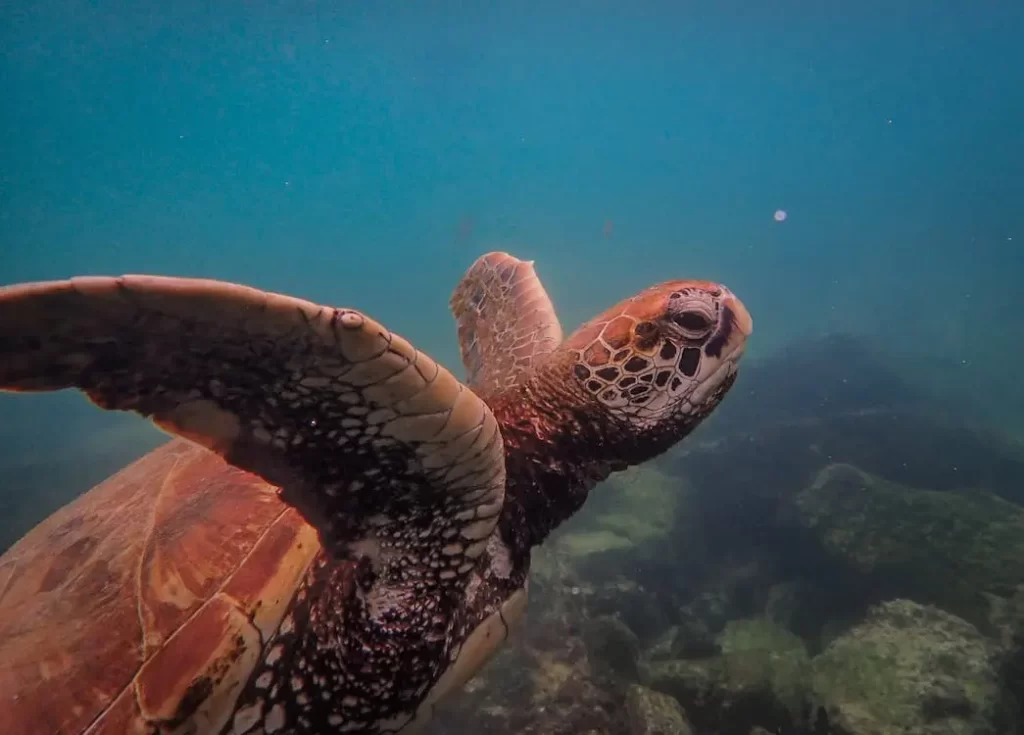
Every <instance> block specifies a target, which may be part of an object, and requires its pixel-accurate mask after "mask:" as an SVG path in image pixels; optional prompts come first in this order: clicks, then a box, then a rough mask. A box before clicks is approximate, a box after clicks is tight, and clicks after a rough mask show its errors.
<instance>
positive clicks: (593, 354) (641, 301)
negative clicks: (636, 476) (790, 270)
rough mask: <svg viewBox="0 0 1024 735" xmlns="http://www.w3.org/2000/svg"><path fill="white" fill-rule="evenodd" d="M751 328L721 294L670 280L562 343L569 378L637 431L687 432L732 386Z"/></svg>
mask: <svg viewBox="0 0 1024 735" xmlns="http://www.w3.org/2000/svg"><path fill="white" fill-rule="evenodd" d="M751 328H752V322H751V319H750V314H749V313H748V312H747V310H746V308H745V307H744V306H743V304H742V302H740V300H739V299H737V298H736V297H735V296H734V295H733V294H732V293H731V292H730V291H729V290H728V289H727V288H725V287H724V286H721V285H719V284H717V283H709V282H707V281H669V282H667V283H662V284H659V285H657V286H653V287H651V288H648V289H646V290H645V291H642V292H640V293H639V294H637V295H636V296H633V297H631V298H628V299H626V300H625V301H622V302H620V303H619V304H616V305H615V306H613V307H612V308H611V309H609V310H608V311H606V312H604V313H603V314H601V315H600V316H598V317H597V318H595V319H593V320H592V321H590V322H588V323H587V324H585V325H584V326H582V327H581V328H580V329H579V330H577V331H576V332H575V333H574V334H573V335H572V336H571V337H569V339H568V340H567V341H566V347H568V348H569V349H570V350H571V351H572V352H573V354H574V357H575V364H574V365H573V374H574V375H575V377H576V378H577V379H578V380H579V381H580V383H581V384H582V385H583V387H584V389H585V390H586V391H587V392H588V393H589V394H591V395H593V396H594V397H595V398H596V399H597V400H598V401H600V402H601V403H602V404H603V405H604V406H605V407H607V408H608V409H609V410H610V411H611V413H612V414H613V415H615V416H618V417H619V418H622V419H624V420H626V421H627V422H628V423H629V424H630V425H632V426H634V427H635V428H637V429H649V428H655V427H658V426H661V425H671V426H673V427H678V426H679V424H681V423H682V424H684V425H685V426H686V427H687V428H692V427H693V426H694V425H695V424H696V423H698V422H699V421H700V420H701V419H703V418H704V417H705V416H707V415H708V414H709V413H710V412H711V410H712V409H714V407H715V406H716V405H717V404H718V402H719V401H720V400H721V399H722V396H724V395H725V392H726V391H727V390H728V389H729V387H730V386H731V385H732V383H733V381H734V380H735V375H736V367H737V362H738V361H739V358H740V356H741V355H742V354H743V348H744V345H745V343H746V339H747V337H748V336H749V335H750V332H751Z"/></svg>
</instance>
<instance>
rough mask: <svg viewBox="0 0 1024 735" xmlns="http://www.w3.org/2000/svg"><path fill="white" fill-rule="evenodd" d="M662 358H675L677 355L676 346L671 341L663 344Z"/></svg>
mask: <svg viewBox="0 0 1024 735" xmlns="http://www.w3.org/2000/svg"><path fill="white" fill-rule="evenodd" d="M660 354H661V359H662V360H674V359H675V357H676V346H675V345H674V344H672V343H671V342H665V344H663V345H662V346H661V353H660Z"/></svg>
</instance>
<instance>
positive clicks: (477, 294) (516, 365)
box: [449, 252, 562, 395]
mask: <svg viewBox="0 0 1024 735" xmlns="http://www.w3.org/2000/svg"><path fill="white" fill-rule="evenodd" d="M449 305H450V307H451V310H452V314H453V315H454V316H455V321H456V322H457V324H458V330H459V347H460V348H461V351H462V363H463V365H465V367H466V382H467V383H468V384H469V385H470V387H472V388H473V390H475V391H477V392H478V393H480V394H481V395H486V394H490V393H495V392H497V391H499V390H501V389H502V388H508V387H510V386H512V385H516V384H517V383H519V382H520V381H521V380H522V378H523V376H525V375H528V374H529V373H530V371H531V368H532V367H533V366H534V364H535V363H536V362H537V360H538V359H540V358H541V357H543V356H544V355H547V354H548V353H549V352H551V351H553V350H554V349H555V348H556V347H558V345H559V344H560V343H561V341H562V327H561V325H560V324H559V323H558V316H557V314H555V308H554V306H553V305H552V304H551V299H550V298H548V294H547V292H546V291H545V290H544V286H543V285H541V282H540V279H539V278H537V273H536V272H535V271H534V269H533V263H532V262H529V261H523V260H519V259H518V258H515V257H513V256H511V255H509V254H508V253H500V252H495V253H488V254H486V255H482V256H480V257H479V258H477V260H476V262H475V263H473V265H472V266H470V268H469V270H468V271H466V274H465V275H464V276H463V277H462V280H461V281H459V285H458V286H456V288H455V291H454V293H452V298H451V301H450V304H449Z"/></svg>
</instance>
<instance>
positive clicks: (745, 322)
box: [722, 293, 754, 339]
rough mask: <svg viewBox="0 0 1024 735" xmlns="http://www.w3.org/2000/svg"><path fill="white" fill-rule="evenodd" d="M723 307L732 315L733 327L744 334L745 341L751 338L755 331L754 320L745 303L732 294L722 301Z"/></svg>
mask: <svg viewBox="0 0 1024 735" xmlns="http://www.w3.org/2000/svg"><path fill="white" fill-rule="evenodd" d="M722 306H724V307H725V308H726V309H728V310H729V312H730V313H731V314H732V323H733V326H734V327H736V329H738V330H739V331H740V332H741V333H742V334H743V337H744V339H746V338H747V337H749V336H750V335H751V333H752V332H753V331H754V320H753V319H752V318H751V317H750V312H749V311H747V307H745V306H744V305H743V302H742V301H740V300H739V299H738V298H736V296H735V294H732V293H730V294H729V295H728V296H726V297H725V299H724V300H723V301H722Z"/></svg>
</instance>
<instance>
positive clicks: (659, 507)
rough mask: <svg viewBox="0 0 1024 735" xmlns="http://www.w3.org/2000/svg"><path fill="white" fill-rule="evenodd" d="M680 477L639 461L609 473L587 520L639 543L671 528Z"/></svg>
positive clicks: (679, 493)
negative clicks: (631, 465)
mask: <svg viewBox="0 0 1024 735" xmlns="http://www.w3.org/2000/svg"><path fill="white" fill-rule="evenodd" d="M681 486H682V481H681V480H679V479H677V478H673V477H670V476H669V475H666V474H664V473H663V472H662V471H661V470H659V469H658V468H657V467H656V466H654V465H652V464H643V465H637V466H635V467H631V468H630V469H628V470H626V471H624V472H619V473H617V474H614V475H612V476H611V477H610V478H609V479H608V481H607V482H606V483H605V486H604V487H602V488H601V489H600V493H601V498H600V502H599V503H595V504H594V507H593V508H592V509H591V512H592V515H590V522H589V523H588V524H587V525H588V526H591V527H593V528H595V529H597V530H602V531H607V532H608V533H612V534H615V535H616V536H619V537H622V538H626V539H629V540H630V541H631V542H632V543H633V544H638V545H639V544H642V543H646V542H648V541H652V540H655V539H658V538H662V537H664V536H665V535H667V534H668V533H670V532H671V531H672V528H673V525H674V523H675V515H676V507H677V505H678V503H679V499H680V496H681V494H682V490H683V488H682V487H681Z"/></svg>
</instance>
